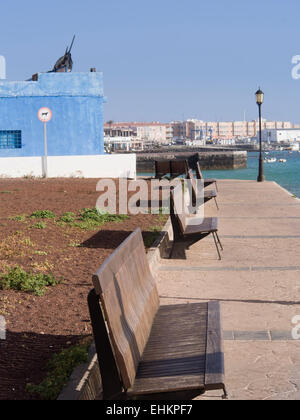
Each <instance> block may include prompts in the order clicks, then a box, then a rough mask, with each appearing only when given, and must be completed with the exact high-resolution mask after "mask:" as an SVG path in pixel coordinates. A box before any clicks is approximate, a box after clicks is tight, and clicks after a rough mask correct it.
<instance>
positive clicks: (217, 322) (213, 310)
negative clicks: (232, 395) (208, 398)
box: [205, 302, 226, 392]
mask: <svg viewBox="0 0 300 420" xmlns="http://www.w3.org/2000/svg"><path fill="white" fill-rule="evenodd" d="M224 371H225V369H224V350H223V336H222V323H221V309H220V303H219V302H209V303H208V323H207V350H206V368H205V386H206V389H216V387H217V386H218V385H219V388H220V389H224V391H225V387H224V381H225V378H224V376H225V374H224ZM225 392H226V391H225Z"/></svg>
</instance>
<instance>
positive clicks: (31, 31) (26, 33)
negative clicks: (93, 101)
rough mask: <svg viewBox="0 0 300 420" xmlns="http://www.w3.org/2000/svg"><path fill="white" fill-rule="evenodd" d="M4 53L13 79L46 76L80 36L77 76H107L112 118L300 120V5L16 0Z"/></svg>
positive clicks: (5, 10)
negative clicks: (298, 69)
mask: <svg viewBox="0 0 300 420" xmlns="http://www.w3.org/2000/svg"><path fill="white" fill-rule="evenodd" d="M1 3H2V4H1V9H0V10H1V25H0V41H1V42H0V55H4V56H5V57H6V60H7V77H8V79H9V80H25V79H26V78H28V77H29V76H31V74H33V73H36V72H39V71H47V70H49V69H50V68H52V67H53V65H54V63H55V61H56V59H57V58H58V57H59V56H61V55H63V53H64V51H65V48H66V46H67V45H68V44H69V43H70V42H71V39H72V36H73V34H76V36H77V39H76V42H75V45H74V50H73V60H74V71H88V70H89V69H90V67H96V68H97V70H99V71H103V73H104V87H105V94H106V96H107V97H108V103H107V104H106V106H105V119H106V120H109V119H112V120H115V121H117V120H123V121H126V120H135V121H143V120H153V121H154V120H155V121H158V120H159V121H170V120H175V119H182V118H191V117H193V118H199V119H204V120H240V119H243V115H244V111H246V118H247V119H248V120H251V119H254V118H256V116H257V106H256V104H255V97H254V93H255V91H256V89H257V88H258V86H259V85H260V86H261V87H262V89H263V90H264V92H265V95H266V97H265V104H264V107H263V110H264V117H265V118H268V119H277V120H291V121H294V122H298V123H300V112H299V110H300V80H293V79H292V77H291V70H292V67H293V65H292V63H291V60H292V57H293V56H295V55H300V25H299V21H300V19H299V18H300V2H299V0H286V1H282V0H251V1H250V0H243V1H241V0H210V1H203V0H184V1H183V0H181V1H179V0H151V1H146V0H84V1H79V0H60V1H58V0H51V1H49V2H42V1H34V0H26V2H25V1H24V0H10V1H7V2H6V1H4V0H2V2H1Z"/></svg>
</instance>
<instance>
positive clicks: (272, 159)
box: [265, 158, 277, 163]
mask: <svg viewBox="0 0 300 420" xmlns="http://www.w3.org/2000/svg"><path fill="white" fill-rule="evenodd" d="M275 162H277V159H276V158H270V159H265V163H275Z"/></svg>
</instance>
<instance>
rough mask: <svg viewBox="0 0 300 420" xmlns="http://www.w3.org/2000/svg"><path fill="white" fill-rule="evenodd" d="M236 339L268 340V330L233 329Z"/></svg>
mask: <svg viewBox="0 0 300 420" xmlns="http://www.w3.org/2000/svg"><path fill="white" fill-rule="evenodd" d="M233 335H234V339H235V340H236V341H270V334H269V331H234V333H233Z"/></svg>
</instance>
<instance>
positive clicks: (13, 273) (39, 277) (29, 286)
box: [0, 266, 59, 296]
mask: <svg viewBox="0 0 300 420" xmlns="http://www.w3.org/2000/svg"><path fill="white" fill-rule="evenodd" d="M58 283H59V282H58V281H57V280H55V278H54V277H53V275H52V274H33V273H26V271H24V270H23V269H22V268H21V267H18V266H15V267H14V268H12V269H10V271H9V272H8V273H4V274H1V275H0V289H2V290H9V289H12V290H17V291H21V292H28V293H34V294H35V295H36V296H43V295H44V294H45V292H46V288H47V287H49V286H55V285H56V284H58Z"/></svg>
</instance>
